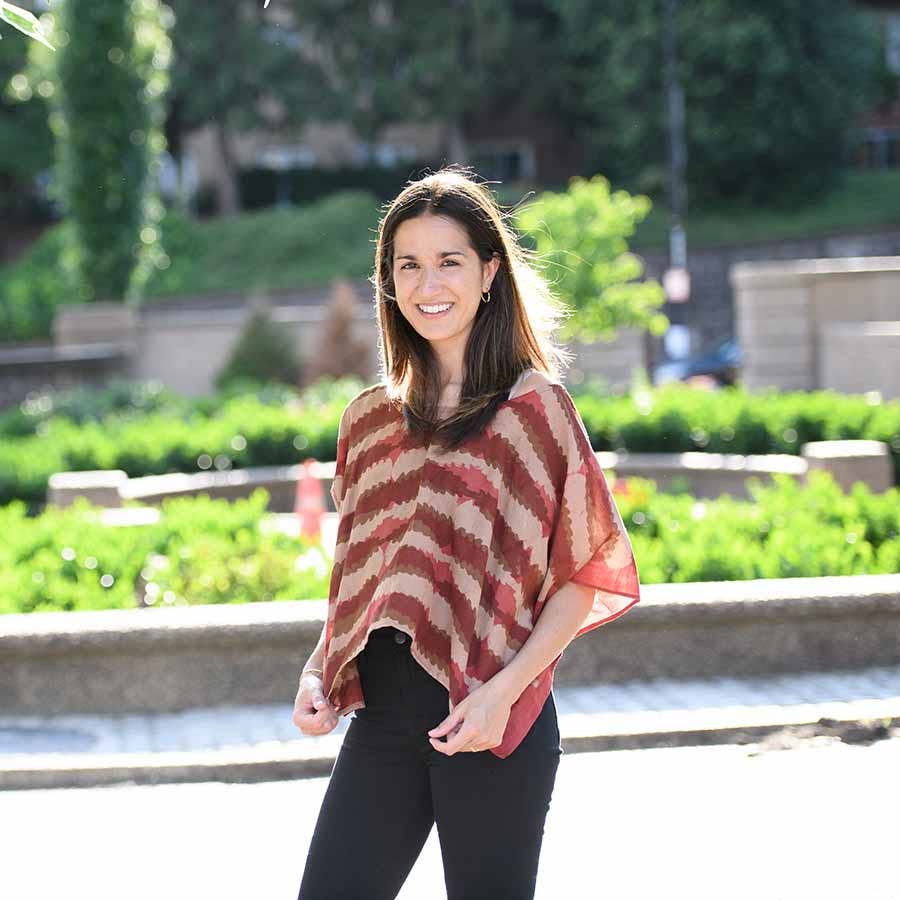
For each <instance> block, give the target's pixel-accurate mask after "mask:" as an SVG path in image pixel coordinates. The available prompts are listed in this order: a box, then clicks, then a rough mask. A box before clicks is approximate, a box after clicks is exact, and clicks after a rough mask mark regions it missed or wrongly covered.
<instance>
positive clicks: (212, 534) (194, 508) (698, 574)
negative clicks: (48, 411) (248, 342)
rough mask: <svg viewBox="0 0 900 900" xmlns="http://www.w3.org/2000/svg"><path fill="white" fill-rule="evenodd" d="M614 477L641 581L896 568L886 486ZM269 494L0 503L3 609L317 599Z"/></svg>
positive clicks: (318, 567) (898, 540) (896, 512)
mask: <svg viewBox="0 0 900 900" xmlns="http://www.w3.org/2000/svg"><path fill="white" fill-rule="evenodd" d="M611 480H612V479H611ZM612 483H613V490H614V491H615V494H616V500H617V504H618V507H619V510H620V511H621V513H622V517H623V519H624V521H625V523H626V526H627V528H628V530H629V533H630V535H631V538H632V542H633V546H634V551H635V556H636V558H637V563H638V569H639V572H640V577H641V581H642V583H643V584H654V583H661V582H674V581H719V580H723V581H726V580H742V579H748V578H788V577H797V576H818V575H855V574H874V573H879V572H884V573H891V572H897V571H900V490H898V489H897V488H893V489H892V490H890V491H888V492H886V493H884V494H882V495H873V494H872V493H870V492H869V491H868V490H867V489H866V488H865V487H863V486H862V485H857V486H856V488H855V489H854V490H853V491H852V492H851V493H850V494H843V493H842V492H841V491H840V489H839V488H838V487H837V486H836V485H835V483H834V481H833V480H832V479H831V476H830V475H828V474H827V473H825V472H814V473H812V477H811V479H810V483H809V485H807V486H801V485H799V484H797V483H796V482H794V481H793V480H792V479H791V478H790V477H788V476H785V475H781V476H778V477H777V478H776V481H775V483H774V484H772V485H770V486H765V487H763V486H760V484H759V483H758V482H753V484H752V494H753V499H752V502H748V501H738V500H734V499H732V498H729V497H721V498H718V499H716V500H712V501H709V500H707V501H697V500H695V499H694V498H693V497H691V496H689V495H686V494H680V495H673V494H659V493H657V492H656V490H655V487H654V485H653V483H652V482H650V481H646V480H644V479H629V480H628V481H627V482H626V481H625V480H619V481H615V480H612ZM267 500H268V498H267V495H266V492H265V491H262V490H260V491H257V492H255V493H254V495H253V496H252V497H251V498H250V499H248V500H241V501H237V502H234V503H229V502H228V501H226V500H209V499H208V498H206V497H199V498H188V499H177V500H169V501H166V502H165V503H164V504H163V506H162V518H161V521H160V522H159V523H158V524H155V525H148V526H130V527H117V528H111V527H106V526H103V525H102V524H101V523H100V521H99V519H98V514H97V510H95V509H92V508H91V507H89V506H88V505H87V504H86V503H84V502H83V501H82V502H80V503H78V504H76V505H75V506H73V507H69V508H67V509H62V510H60V509H48V510H46V511H45V512H43V513H42V514H41V515H40V516H37V517H34V518H28V517H27V515H26V510H25V506H24V504H22V503H18V502H17V503H13V504H11V505H9V506H7V507H5V508H0V529H2V533H3V534H4V536H5V537H4V540H3V542H0V613H11V612H32V611H36V610H53V609H56V610H74V609H108V608H118V609H124V608H130V607H134V606H137V605H152V606H165V605H170V604H176V605H185V604H198V603H242V602H249V601H255V600H284V599H295V600H302V599H322V598H325V597H327V596H328V588H329V577H330V566H331V561H330V559H329V558H328V556H327V554H326V553H325V552H324V551H323V549H322V547H321V546H319V545H313V544H306V543H304V542H302V541H300V540H297V539H293V538H290V537H287V536H286V535H284V534H281V533H278V532H268V531H262V530H261V529H260V527H259V524H260V520H261V518H262V516H263V514H264V511H265V507H266V503H267ZM150 601H152V603H151V602H150Z"/></svg>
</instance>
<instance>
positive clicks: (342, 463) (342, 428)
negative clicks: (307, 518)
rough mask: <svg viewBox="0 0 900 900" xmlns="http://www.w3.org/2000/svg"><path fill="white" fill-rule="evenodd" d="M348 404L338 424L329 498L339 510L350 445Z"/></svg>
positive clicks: (342, 496) (342, 497)
mask: <svg viewBox="0 0 900 900" xmlns="http://www.w3.org/2000/svg"><path fill="white" fill-rule="evenodd" d="M350 406H351V404H350V403H348V404H347V406H346V407H344V411H343V413H341V421H340V423H339V425H338V438H337V450H336V452H335V464H334V476H333V477H332V479H331V499H332V501H334V508H335V509H336V510H337V511H338V512H340V511H341V503H342V502H343V499H344V476H345V470H346V466H347V450H348V447H349V446H350Z"/></svg>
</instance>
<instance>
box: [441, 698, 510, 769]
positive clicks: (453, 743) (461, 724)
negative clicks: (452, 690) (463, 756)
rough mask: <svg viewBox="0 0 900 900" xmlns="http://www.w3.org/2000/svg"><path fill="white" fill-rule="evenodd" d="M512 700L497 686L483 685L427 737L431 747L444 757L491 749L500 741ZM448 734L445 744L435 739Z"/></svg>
mask: <svg viewBox="0 0 900 900" xmlns="http://www.w3.org/2000/svg"><path fill="white" fill-rule="evenodd" d="M511 708H512V700H511V699H510V697H509V694H507V693H506V692H505V691H503V690H502V689H501V688H500V686H499V684H495V683H494V682H493V681H488V682H485V684H483V685H481V687H478V688H476V689H475V690H474V691H472V693H471V694H469V695H468V696H467V697H466V698H465V699H464V700H462V701H461V702H460V703H458V704H457V705H456V706H455V707H454V708H453V711H452V712H451V713H450V715H448V716H447V718H446V719H444V721H443V722H441V723H440V725H438V726H437V727H436V728H432V729H431V730H430V731H429V732H428V734H429V740H430V741H431V746H432V747H434V749H435V750H437V751H438V752H440V753H443V754H445V755H446V756H453V754H454V753H459V752H461V751H470V752H476V751H479V750H490V749H491V747H497V746H499V745H500V743H501V742H502V741H503V734H504V732H505V731H506V723H507V722H508V721H509V713H510V709H511ZM446 734H449V735H450V736H449V737H448V739H447V740H446V741H439V740H438V738H441V737H443V736H444V735H446Z"/></svg>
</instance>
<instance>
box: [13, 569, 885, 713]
mask: <svg viewBox="0 0 900 900" xmlns="http://www.w3.org/2000/svg"><path fill="white" fill-rule="evenodd" d="M326 609H327V604H326V601H293V602H275V603H251V604H239V605H238V604H236V605H229V606H195V607H186V608H174V609H171V608H170V609H139V610H110V611H100V612H79V613H32V614H29V615H8V616H2V617H0V714H5V715H30V714H49V715H52V714H63V713H113V712H165V711H177V710H182V709H187V708H191V707H198V706H216V705H220V704H253V703H269V702H279V701H283V700H284V698H285V697H292V696H293V694H294V692H295V691H296V684H297V677H298V675H299V672H300V669H301V667H302V665H303V663H304V662H305V661H306V660H307V658H308V657H309V654H310V653H311V652H312V650H313V648H314V647H315V644H316V642H317V641H318V638H319V635H320V633H321V630H322V625H323V621H324V615H325V612H326ZM898 662H900V575H860V576H847V577H839V578H791V579H772V580H757V581H739V582H708V583H697V584H668V585H647V586H645V587H644V589H643V599H642V602H641V603H640V604H639V605H638V606H637V607H636V608H635V609H633V610H631V611H630V612H629V613H628V614H627V615H625V616H623V617H622V618H621V619H618V620H616V621H613V622H610V623H609V624H608V625H606V626H604V627H602V628H598V629H595V630H594V631H592V632H590V633H589V634H587V635H584V636H582V637H581V638H579V639H578V640H576V641H574V642H573V643H572V644H570V645H569V647H568V648H567V649H566V651H565V652H564V654H563V657H562V659H561V661H560V664H559V667H558V669H557V672H556V681H557V683H562V684H593V683H597V682H609V683H621V682H625V681H632V680H642V679H651V678H659V677H668V678H698V677H699V678H705V677H711V676H723V675H732V676H741V675H758V674H768V673H778V672H784V673H790V672H803V671H825V670H830V669H854V668H860V667H863V666H877V665H894V664H896V663H898Z"/></svg>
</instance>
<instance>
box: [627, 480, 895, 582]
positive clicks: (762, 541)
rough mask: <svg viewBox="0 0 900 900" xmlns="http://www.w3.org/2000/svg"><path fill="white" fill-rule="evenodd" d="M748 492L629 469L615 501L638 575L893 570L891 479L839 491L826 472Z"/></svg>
mask: <svg viewBox="0 0 900 900" xmlns="http://www.w3.org/2000/svg"><path fill="white" fill-rule="evenodd" d="M750 493H751V500H750V501H742V500H735V499H734V498H732V497H727V496H723V497H719V498H717V499H716V500H696V499H695V498H694V497H692V496H690V495H687V494H662V493H658V492H657V490H656V487H655V485H654V483H653V482H652V481H648V480H645V479H630V480H629V481H628V485H627V488H626V490H625V492H623V493H620V492H618V491H617V494H616V501H617V505H618V507H619V511H620V512H621V514H622V519H623V521H624V522H625V525H626V527H627V528H628V531H629V534H630V535H631V539H632V545H633V547H634V552H635V557H636V559H637V561H638V568H639V570H640V576H641V581H642V582H643V583H645V584H654V583H666V582H670V581H678V582H681V581H739V580H743V579H749V578H794V577H801V576H819V575H865V574H877V573H896V572H898V571H900V489H898V488H892V489H891V490H890V491H886V492H885V493H883V494H873V493H872V492H871V491H869V490H868V488H866V487H865V486H864V485H863V484H857V485H855V486H854V488H853V490H852V491H851V492H850V493H849V494H844V493H843V492H842V491H841V490H840V488H839V487H838V486H837V484H836V483H835V482H834V480H833V479H832V477H831V476H830V475H829V474H828V473H827V472H821V471H814V472H811V473H810V478H809V483H808V484H807V485H802V484H800V483H798V482H797V481H795V480H794V479H793V478H791V477H790V476H788V475H781V474H780V475H776V476H775V478H774V480H773V483H772V484H767V485H763V484H762V483H761V482H760V481H759V480H758V479H752V480H751V482H750Z"/></svg>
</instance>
